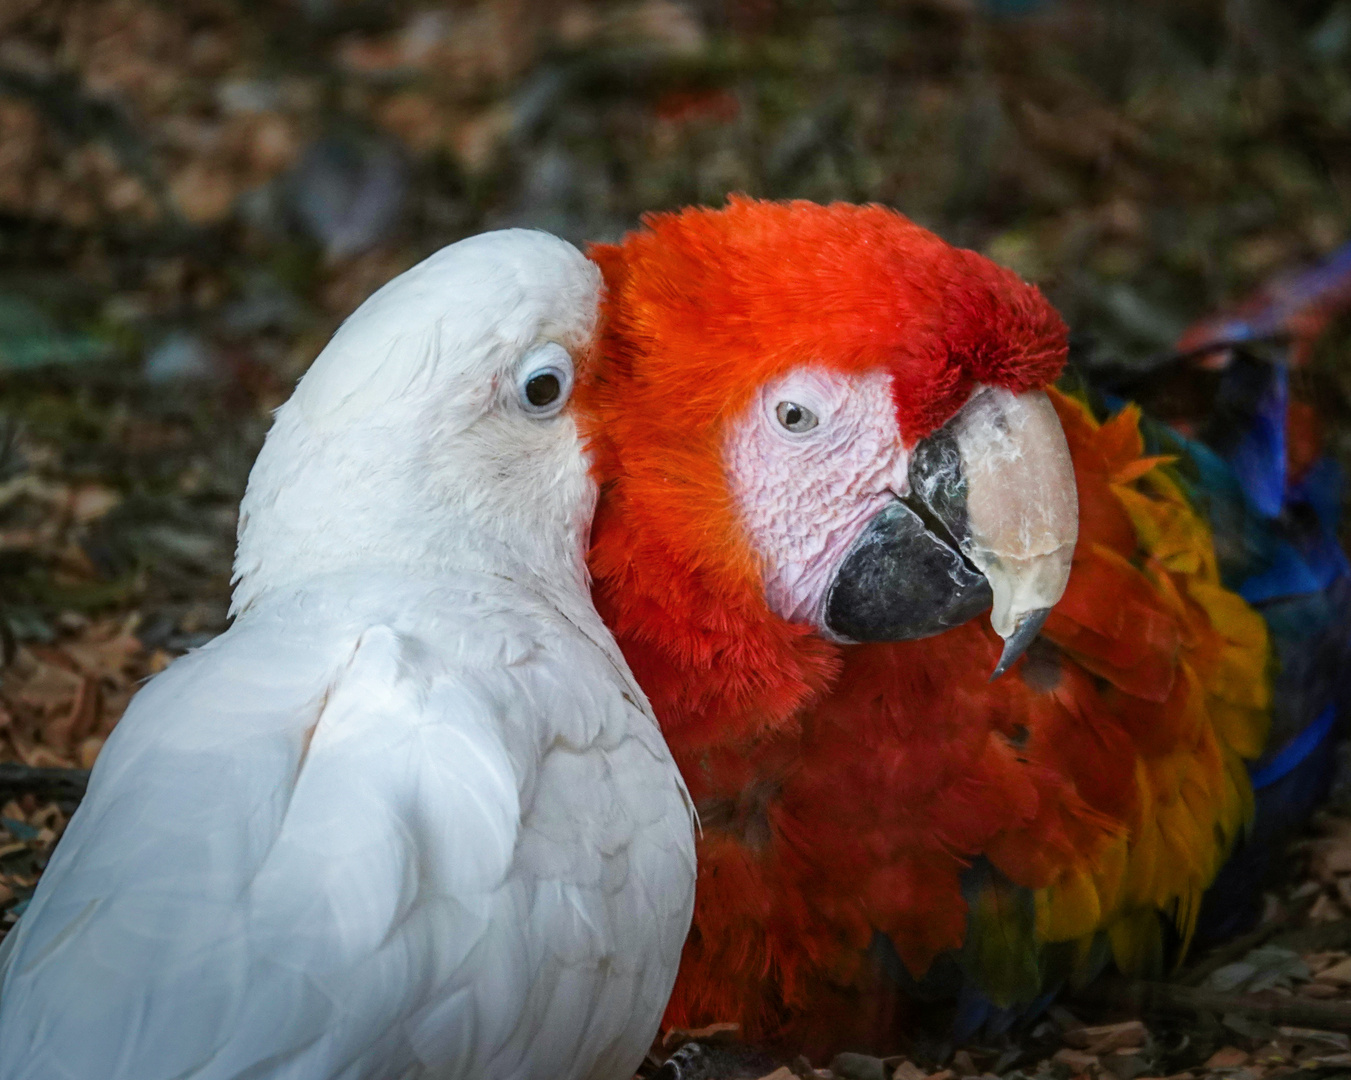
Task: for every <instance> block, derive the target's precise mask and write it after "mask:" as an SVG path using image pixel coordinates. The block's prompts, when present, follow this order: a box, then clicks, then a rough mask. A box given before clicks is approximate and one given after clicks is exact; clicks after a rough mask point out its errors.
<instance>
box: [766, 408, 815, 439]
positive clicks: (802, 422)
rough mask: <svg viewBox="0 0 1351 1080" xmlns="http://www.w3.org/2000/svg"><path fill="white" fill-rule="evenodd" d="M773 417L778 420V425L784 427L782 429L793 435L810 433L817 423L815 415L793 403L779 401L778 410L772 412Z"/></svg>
mask: <svg viewBox="0 0 1351 1080" xmlns="http://www.w3.org/2000/svg"><path fill="white" fill-rule="evenodd" d="M774 415H775V416H777V417H778V418H779V423H780V424H782V425H783V426H784V429H785V430H787V431H791V432H792V433H793V434H794V435H801V434H802V433H803V432H804V431H811V429H812V428H814V427H816V425H817V423H819V421H818V420H817V419H816V413H814V412H812V411H811V409H809V408H807V407H806V406H805V405H799V404H798V403H797V402H795V401H780V402H779V406H778V408H776V409H775V410H774Z"/></svg>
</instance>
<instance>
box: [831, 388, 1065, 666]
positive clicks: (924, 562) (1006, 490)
mask: <svg viewBox="0 0 1351 1080" xmlns="http://www.w3.org/2000/svg"><path fill="white" fill-rule="evenodd" d="M909 488H910V490H909V491H908V492H907V493H906V494H904V495H902V496H899V497H898V498H896V499H895V500H894V501H892V502H890V503H888V504H887V505H886V506H884V507H883V508H882V509H881V510H880V511H878V513H877V514H876V515H874V517H873V518H872V520H871V521H870V522H869V523H868V524H867V525H866V526H865V527H864V530H863V532H862V533H861V534H860V535H859V537H858V539H857V540H855V541H854V543H853V545H852V546H851V547H850V549H849V550H848V552H847V553H846V554H845V557H844V559H843V560H842V561H841V563H840V566H839V569H838V570H837V571H836V574H835V578H834V581H833V582H832V583H831V586H830V589H829V591H828V593H827V595H826V604H825V624H826V627H827V629H829V631H830V632H831V633H832V634H834V635H835V636H836V637H838V638H839V639H841V640H844V641H855V642H862V641H909V640H913V639H915V638H923V637H930V636H931V635H933V634H940V633H942V632H943V631H944V630H947V629H949V628H951V627H954V626H959V625H961V624H962V623H964V622H967V621H968V620H970V619H972V618H974V617H975V616H976V615H978V614H980V613H981V612H982V611H984V610H985V609H986V608H991V607H992V608H993V610H992V611H991V613H990V623H991V625H992V626H993V627H994V630H995V632H996V633H997V634H999V636H1000V637H1002V638H1003V639H1004V651H1003V655H1002V656H1000V658H999V663H998V665H997V666H996V667H995V670H994V674H993V675H992V676H991V678H996V677H998V676H999V675H1002V674H1003V673H1004V672H1005V671H1007V670H1008V669H1009V667H1010V666H1011V665H1012V664H1013V662H1014V661H1015V660H1017V659H1018V657H1020V656H1022V654H1023V653H1024V652H1026V651H1027V647H1028V646H1029V645H1031V644H1032V641H1033V639H1035V638H1036V636H1037V632H1038V631H1039V630H1040V629H1041V626H1042V623H1044V622H1045V621H1046V616H1047V615H1048V614H1050V611H1051V608H1052V607H1053V606H1054V605H1055V603H1056V601H1058V600H1059V599H1060V597H1061V595H1062V594H1063V593H1064V592H1065V586H1066V584H1067V583H1068V582H1069V576H1070V561H1071V559H1072V558H1073V556H1074V543H1075V540H1076V539H1077V537H1078V532H1079V500H1078V495H1077V493H1076V489H1075V483H1074V465H1073V462H1072V461H1071V460H1070V452H1069V446H1068V445H1067V444H1066V442H1065V433H1064V431H1062V430H1061V427H1060V421H1059V419H1058V418H1057V417H1056V414H1055V409H1054V407H1053V406H1052V405H1051V401H1050V399H1049V398H1048V397H1047V396H1046V395H1045V394H1044V393H1041V392H1040V391H1036V392H1031V393H1025V394H1013V393H1011V392H1009V391H1007V390H1001V389H998V388H993V387H991V388H986V389H983V390H981V391H980V392H979V393H977V394H976V396H975V397H973V398H972V399H971V400H970V401H969V402H967V404H966V405H965V406H964V407H963V408H962V410H961V411H960V412H959V413H958V414H957V415H956V416H954V417H953V418H952V419H951V420H950V421H949V422H948V423H947V424H946V425H945V426H944V427H943V428H942V429H941V430H939V431H937V432H935V433H934V434H933V435H931V436H930V437H929V438H927V439H925V440H923V441H922V442H921V443H920V444H919V445H918V446H917V447H916V448H915V452H914V454H913V455H912V457H911V460H910V467H909Z"/></svg>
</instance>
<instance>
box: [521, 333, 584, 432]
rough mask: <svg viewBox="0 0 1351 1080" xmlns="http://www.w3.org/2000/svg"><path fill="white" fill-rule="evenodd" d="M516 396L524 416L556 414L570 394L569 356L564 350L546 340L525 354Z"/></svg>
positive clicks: (539, 417)
mask: <svg viewBox="0 0 1351 1080" xmlns="http://www.w3.org/2000/svg"><path fill="white" fill-rule="evenodd" d="M518 387H519V390H518V393H517V398H518V400H519V401H520V404H521V408H522V409H524V410H525V413H526V415H527V416H530V417H532V418H534V419H536V420H547V419H548V418H549V417H551V416H557V415H558V414H559V413H560V412H561V411H562V409H563V406H564V405H566V404H567V403H568V395H569V394H570V393H572V357H571V356H569V355H568V350H567V349H565V348H563V346H562V345H559V344H557V343H555V342H552V341H551V342H548V343H547V344H545V345H541V346H539V347H538V348H535V349H532V350H531V351H530V352H529V353H527V354H526V356H525V359H524V360H523V361H522V363H521V378H520V382H519V384H518Z"/></svg>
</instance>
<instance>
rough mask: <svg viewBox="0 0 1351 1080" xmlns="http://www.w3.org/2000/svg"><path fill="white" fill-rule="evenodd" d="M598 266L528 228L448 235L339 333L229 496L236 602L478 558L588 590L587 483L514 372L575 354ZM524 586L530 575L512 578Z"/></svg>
mask: <svg viewBox="0 0 1351 1080" xmlns="http://www.w3.org/2000/svg"><path fill="white" fill-rule="evenodd" d="M599 292H600V274H599V271H598V270H597V268H596V266H595V265H594V264H593V263H591V262H589V261H588V260H587V259H586V258H584V257H583V256H582V254H581V253H580V252H579V251H577V249H576V248H574V247H573V246H572V245H570V244H568V243H566V242H565V241H562V240H559V239H557V238H555V237H553V236H550V235H548V234H547V233H541V232H533V231H529V230H524V229H510V230H506V231H502V232H494V233H484V234H482V235H480V236H475V237H471V238H470V239H468V240H462V241H460V242H459V243H457V244H451V245H450V246H449V247H446V248H443V249H442V250H441V251H439V252H437V253H436V254H435V255H432V256H431V257H430V258H428V259H426V260H425V261H423V262H421V263H419V264H418V265H417V266H415V267H413V268H412V269H411V270H409V271H407V272H406V273H404V274H402V275H400V276H399V277H397V278H395V279H394V280H393V281H391V282H389V284H387V285H385V286H384V287H383V288H382V289H380V290H379V291H378V292H376V293H375V294H374V295H373V296H371V297H370V298H369V299H368V300H367V301H366V302H365V303H364V304H362V305H361V307H359V308H358V309H357V310H356V311H355V312H354V313H353V314H352V315H351V317H350V318H348V320H347V321H346V322H345V323H344V324H343V325H342V326H341V327H340V328H339V330H338V332H337V333H336V334H335V335H334V336H333V340H332V341H330V342H329V344H328V346H327V348H325V349H324V351H323V352H322V353H320V354H319V356H318V358H317V359H316V360H315V361H314V364H313V365H312V366H311V367H310V370H309V371H308V372H307V373H306V374H305V376H304V378H302V379H301V380H300V384H299V386H297V388H296V391H295V394H294V395H293V396H292V397H291V400H290V401H288V402H287V403H286V404H285V405H283V406H282V407H281V408H280V409H278V410H277V415H276V420H275V422H274V424H273V426H272V430H271V431H270V432H269V433H268V436H267V441H266V443H265V444H264V446H263V449H262V452H261V453H260V454H259V455H258V460H257V462H256V463H255V464H254V467H253V471H252V472H251V473H250V474H249V483H248V490H247V492H246V494H245V496H244V500H243V502H242V503H241V505H240V516H239V547H238V553H237V555H236V559H235V591H234V598H233V603H232V605H231V613H232V614H238V613H239V612H242V611H243V610H245V609H246V608H247V607H248V606H249V605H250V604H251V603H253V602H254V601H255V600H256V599H257V598H258V597H259V596H261V595H263V594H264V593H266V592H268V591H270V590H273V589H279V588H294V587H297V586H300V585H302V584H303V583H304V582H305V581H307V580H309V579H311V578H313V577H315V576H317V575H320V574H326V573H333V572H340V571H357V572H362V571H395V572H402V573H413V574H415V575H419V576H429V577H430V576H435V575H436V574H438V573H439V572H441V571H443V570H451V569H457V570H483V571H488V572H492V573H499V574H505V575H508V576H512V577H516V578H519V577H520V576H521V575H525V576H526V577H528V578H530V579H533V580H532V581H531V584H532V585H533V586H534V587H535V588H539V589H543V590H545V591H547V592H548V593H550V594H551V595H557V594H558V592H560V591H561V592H562V593H564V594H566V595H567V596H568V598H569V599H575V598H577V597H578V596H579V592H580V595H582V596H584V595H585V588H586V569H585V564H584V553H585V547H586V543H585V541H586V534H587V530H588V529H589V525H590V520H591V513H592V510H593V509H594V500H595V491H594V486H593V484H592V481H591V480H590V477H589V475H588V472H587V462H586V457H585V454H584V452H583V450H582V447H581V444H580V440H579V437H578V433H577V429H576V425H575V423H574V421H573V419H572V416H571V415H570V413H569V411H568V410H566V409H564V411H563V412H561V413H560V414H558V415H556V416H553V417H552V418H549V419H539V418H537V417H535V416H532V415H529V414H528V411H527V408H526V407H525V406H523V405H522V402H521V385H522V379H523V378H524V377H525V375H527V374H528V372H526V371H525V370H524V368H528V367H529V368H533V367H534V366H537V365H538V364H540V363H541V362H542V360H541V358H543V359H544V360H545V361H547V359H548V358H549V357H550V356H552V357H554V358H558V357H559V356H561V354H559V353H558V351H557V349H556V348H550V347H549V343H554V344H555V345H558V346H562V348H563V349H565V350H567V352H568V353H569V354H571V356H573V357H574V358H576V360H577V361H578V362H580V361H581V360H582V359H584V356H585V352H586V350H587V348H588V345H589V341H590V338H591V335H592V332H593V330H594V328H595V322H596V314H597V303H598V298H599ZM523 583H524V582H523Z"/></svg>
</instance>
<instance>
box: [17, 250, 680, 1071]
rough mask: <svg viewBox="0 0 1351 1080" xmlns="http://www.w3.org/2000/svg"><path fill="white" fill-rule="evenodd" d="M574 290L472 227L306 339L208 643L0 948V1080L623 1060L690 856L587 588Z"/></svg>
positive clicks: (626, 675)
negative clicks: (572, 404) (305, 355)
mask: <svg viewBox="0 0 1351 1080" xmlns="http://www.w3.org/2000/svg"><path fill="white" fill-rule="evenodd" d="M599 289H600V279H599V274H598V273H597V271H596V269H595V267H594V266H593V265H592V264H591V263H589V262H588V261H587V260H586V259H585V258H583V256H582V255H581V254H580V253H579V252H578V251H577V250H576V249H575V248H573V247H572V246H570V245H569V244H566V243H564V242H563V241H561V240H558V239H555V238H553V237H550V236H548V235H546V234H544V233H538V232H529V231H523V230H512V231H506V232H499V233H488V234H485V235H482V236H478V237H474V238H472V239H469V240H465V241H463V242H461V243H458V244H454V245H452V246H450V247H448V248H445V249H444V250H442V251H440V252H439V253H437V254H436V255H433V256H432V257H431V258H429V259H427V260H426V261H425V262H423V263H421V264H420V265H418V266H416V267H414V268H413V269H412V270H410V271H408V272H407V273H406V274H404V275H403V276H401V277H399V278H397V279H396V280H394V281H392V282H390V283H389V284H388V285H386V286H385V287H384V288H382V289H381V290H380V291H379V292H377V293H376V294H375V295H374V296H372V297H371V298H370V299H369V300H367V301H366V303H365V304H363V305H362V306H361V308H360V309H359V310H358V311H357V312H356V314H354V315H353V316H352V317H351V318H350V319H349V320H348V321H347V322H346V323H345V324H344V325H343V326H342V328H341V329H340V330H339V331H338V333H337V334H336V335H335V336H334V338H333V340H332V342H331V343H330V344H329V346H328V347H327V348H326V349H325V350H324V351H323V353H321V354H320V356H319V358H318V359H317V360H316V361H315V362H314V365H313V366H312V367H311V369H310V371H309V373H308V374H307V375H306V376H305V377H304V378H303V379H302V380H301V382H300V385H299V386H298V387H297V389H296V392H295V394H294V396H293V397H292V398H291V400H290V401H289V402H288V403H287V404H286V405H284V406H283V407H282V408H281V409H280V410H279V411H278V413H277V417H276V422H275V423H274V425H273V427H272V431H271V433H270V434H269V436H268V438H267V442H266V445H265V446H264V447H263V450H262V452H261V453H260V455H259V457H258V461H257V464H256V465H255V466H254V468H253V472H252V474H251V475H250V477H249V485H248V492H247V494H246V495H245V497H244V501H243V504H242V507H241V513H240V522H239V549H238V557H237V562H236V570H235V572H236V585H235V592H234V604H233V609H232V610H233V613H234V616H235V620H234V623H233V625H232V626H231V627H230V629H229V630H227V631H226V632H225V633H224V634H222V635H221V636H220V637H218V638H216V639H215V640H214V641H212V642H211V643H210V644H208V645H206V646H205V647H203V648H202V649H199V650H197V651H196V652H193V653H191V654H189V655H188V656H185V657H183V658H182V659H180V660H177V661H175V662H174V663H173V664H172V665H171V666H170V667H169V668H168V670H166V671H165V672H163V673H162V674H160V675H158V676H156V677H155V678H154V679H153V680H152V681H151V682H150V683H149V685H147V686H146V687H145V688H144V689H143V690H142V691H141V692H140V694H139V695H138V696H137V697H136V699H135V701H134V702H133V703H132V705H131V708H130V709H128V711H127V714H126V716H125V718H124V719H123V720H122V722H121V724H119V725H118V727H117V730H116V731H115V732H114V733H113V735H112V737H111V738H110V739H109V740H108V743H107V746H106V747H105V748H104V751H103V754H102V756H101V757H100V759H99V761H98V764H97V766H96V767H95V769H94V774H93V779H92V782H91V783H90V787H89V793H88V796H87V798H86V799H85V802H84V804H83V806H81V808H80V810H79V812H78V813H77V814H76V815H75V817H74V819H73V820H72V822H71V825H70V828H69V830H68V831H67V833H66V835H65V837H64V839H63V840H62V841H61V843H60V845H59V847H58V848H57V851H56V853H55V856H54V857H53V859H52V861H51V865H50V866H49V867H48V869H47V872H46V874H45V876H44V877H43V879H42V881H41V883H40V885H39V887H38V890H37V893H36V895H35V897H34V899H33V902H32V905H31V906H30V907H29V909H28V911H27V913H26V914H25V915H24V916H23V918H22V920H21V921H20V923H19V925H18V927H17V928H16V929H15V931H14V932H13V933H12V934H11V935H10V937H9V938H8V940H6V942H5V943H4V948H3V955H2V957H0V971H2V973H3V981H2V982H0V1078H3V1080H171V1078H174V1080H188V1078H192V1080H208V1078H210V1080H225V1078H237V1080H243V1078H245V1077H247V1078H249V1080H282V1078H286V1080H330V1078H343V1080H356V1078H389V1080H412V1078H415V1077H416V1078H428V1080H430V1078H438V1080H440V1078H452V1077H464V1078H472V1080H491V1078H496V1077H512V1078H529V1077H539V1078H545V1077H548V1078H549V1080H564V1078H568V1077H575V1078H582V1077H592V1078H597V1080H599V1078H627V1077H629V1076H630V1075H631V1074H632V1072H633V1070H634V1068H635V1067H636V1066H637V1065H638V1063H639V1062H640V1060H641V1059H642V1057H643V1054H644V1052H645V1050H646V1049H647V1048H648V1045H649V1043H650V1040H651V1038H652V1036H653V1035H654V1034H655V1032H656V1029H657V1025H658V1023H659V1021H660V1018H661V1013H662V1009H663V1007H664V1005H665V1002H666V999H667V995H668V993H669V992H670V989H671V985H672V982H673V981H674V979H675V973H676V966H677V963H678V961H679V957H680V949H681V945H682V943H683V941H684V938H685V933H686V930H687V929H688V927H689V921H690V914H691V909H692V905H693V895H694V836H693V823H692V811H691V804H690V802H689V799H688V796H687V794H686V792H685V789H684V786H683V784H682V782H681V780H680V776H679V774H678V773H677V771H676V767H675V764H674V762H673V761H672V759H671V756H670V754H669V752H668V751H667V748H666V745H665V743H664V742H663V740H662V737H661V734H660V733H659V731H658V729H657V725H656V722H655V720H654V718H653V715H652V712H651V710H650V708H649V706H648V704H647V700H646V698H645V697H644V696H643V692H642V690H641V689H639V687H638V685H637V683H636V682H635V681H634V680H633V677H632V675H631V674H630V672H629V670H628V667H627V665H626V664H625V662H624V659H623V657H622V656H621V654H620V652H619V650H618V648H617V647H616V646H615V643H614V640H613V639H612V638H611V636H610V633H609V631H608V630H607V629H606V628H605V626H604V624H602V622H601V620H600V618H599V617H598V616H597V614H596V612H595V609H594V608H593V607H592V604H591V599H590V593H589V590H588V582H587V575H586V570H585V564H584V554H585V552H584V549H585V544H586V539H587V535H588V530H589V525H590V517H591V512H592V509H593V504H594V496H595V492H594V489H593V485H592V481H591V479H590V477H589V475H588V471H587V459H586V455H585V451H584V449H583V446H582V443H581V440H580V438H579V435H578V431H577V428H576V426H575V424H574V421H573V418H572V417H571V415H570V414H569V411H568V409H567V401H568V394H569V391H570V389H571V386H572V382H573V377H574V363H575V362H576V363H580V362H584V357H585V355H586V352H587V349H588V342H589V339H590V336H591V334H592V331H593V327H594V324H595V321H596V313H597V305H598V294H599Z"/></svg>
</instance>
